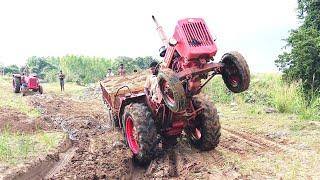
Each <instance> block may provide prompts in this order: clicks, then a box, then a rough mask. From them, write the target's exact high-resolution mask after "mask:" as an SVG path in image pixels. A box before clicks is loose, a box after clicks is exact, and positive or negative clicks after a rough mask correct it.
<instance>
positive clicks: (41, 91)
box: [39, 85, 43, 94]
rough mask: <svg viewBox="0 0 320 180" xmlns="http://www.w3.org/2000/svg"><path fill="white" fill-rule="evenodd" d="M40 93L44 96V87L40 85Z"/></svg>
mask: <svg viewBox="0 0 320 180" xmlns="http://www.w3.org/2000/svg"><path fill="white" fill-rule="evenodd" d="M39 93H40V94H43V87H42V86H40V85H39Z"/></svg>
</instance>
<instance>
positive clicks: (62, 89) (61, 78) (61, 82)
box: [59, 70, 65, 91]
mask: <svg viewBox="0 0 320 180" xmlns="http://www.w3.org/2000/svg"><path fill="white" fill-rule="evenodd" d="M64 78H65V75H64V74H63V73H62V70H60V73H59V80H60V88H61V91H64Z"/></svg>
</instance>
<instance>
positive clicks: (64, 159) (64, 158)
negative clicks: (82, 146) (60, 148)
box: [44, 147, 78, 179]
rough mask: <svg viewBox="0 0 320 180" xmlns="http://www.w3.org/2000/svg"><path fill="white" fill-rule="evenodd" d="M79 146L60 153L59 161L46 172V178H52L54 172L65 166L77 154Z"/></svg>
mask: <svg viewBox="0 0 320 180" xmlns="http://www.w3.org/2000/svg"><path fill="white" fill-rule="evenodd" d="M77 149H78V148H77V147H71V148H70V149H68V150H67V152H65V153H61V154H59V161H58V162H57V163H56V164H55V165H54V167H53V168H52V169H51V170H50V171H49V172H48V173H47V174H46V176H45V177H44V179H50V178H52V177H53V175H54V174H57V173H58V172H59V171H60V170H61V169H62V168H64V167H65V166H66V165H67V164H68V163H69V162H70V161H71V158H72V157H73V156H74V155H75V153H76V150H77Z"/></svg>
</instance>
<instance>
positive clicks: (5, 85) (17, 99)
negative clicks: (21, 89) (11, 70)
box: [0, 77, 40, 117]
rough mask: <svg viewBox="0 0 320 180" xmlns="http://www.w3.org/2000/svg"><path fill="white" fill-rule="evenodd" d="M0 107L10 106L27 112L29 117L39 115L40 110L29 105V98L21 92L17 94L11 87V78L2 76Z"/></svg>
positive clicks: (0, 80)
mask: <svg viewBox="0 0 320 180" xmlns="http://www.w3.org/2000/svg"><path fill="white" fill-rule="evenodd" d="M0 89H1V91H0V99H1V101H0V108H3V107H9V108H12V109H15V110H17V111H19V112H22V113H25V114H27V115H28V116H29V117H38V116H40V112H39V111H38V110H37V109H35V108H33V107H32V106H30V105H28V103H27V99H26V98H25V97H22V95H21V94H15V93H13V91H12V87H11V78H9V77H5V78H4V77H0Z"/></svg>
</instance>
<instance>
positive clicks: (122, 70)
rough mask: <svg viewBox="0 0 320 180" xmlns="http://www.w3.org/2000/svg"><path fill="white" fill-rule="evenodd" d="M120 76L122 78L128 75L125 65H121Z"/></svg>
mask: <svg viewBox="0 0 320 180" xmlns="http://www.w3.org/2000/svg"><path fill="white" fill-rule="evenodd" d="M118 75H120V76H125V75H126V70H125V69H124V66H123V64H120V68H119V69H118Z"/></svg>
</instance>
